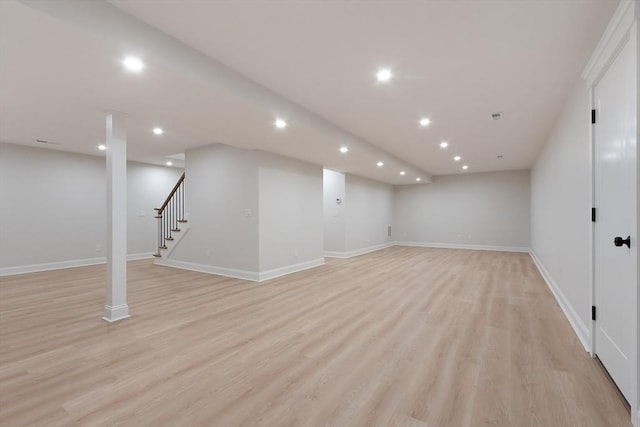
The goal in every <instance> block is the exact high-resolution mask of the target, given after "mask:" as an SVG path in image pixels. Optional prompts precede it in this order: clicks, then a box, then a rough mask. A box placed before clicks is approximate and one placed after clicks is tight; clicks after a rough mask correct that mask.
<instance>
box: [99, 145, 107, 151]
mask: <svg viewBox="0 0 640 427" xmlns="http://www.w3.org/2000/svg"><path fill="white" fill-rule="evenodd" d="M106 149H107V146H106V145H104V144H100V145H98V150H101V151H104V150H106Z"/></svg>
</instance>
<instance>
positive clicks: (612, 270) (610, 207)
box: [594, 38, 638, 402]
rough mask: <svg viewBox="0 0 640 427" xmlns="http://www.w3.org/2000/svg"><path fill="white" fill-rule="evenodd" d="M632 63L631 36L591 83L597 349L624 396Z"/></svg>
mask: <svg viewBox="0 0 640 427" xmlns="http://www.w3.org/2000/svg"><path fill="white" fill-rule="evenodd" d="M636 66H637V65H636V53H635V39H634V38H631V39H629V40H628V41H627V42H626V44H625V45H624V47H623V48H622V49H621V50H620V51H619V53H618V55H617V56H616V58H615V60H614V62H612V64H611V65H610V66H609V68H608V69H607V71H606V74H605V75H604V76H603V77H602V79H601V80H600V81H599V82H598V84H597V85H596V86H595V88H594V101H595V108H596V110H597V120H596V122H597V123H596V124H595V126H594V137H595V161H596V167H595V198H596V207H597V212H598V215H597V216H598V218H597V221H596V224H595V273H596V276H595V283H596V294H595V303H596V317H597V319H596V323H595V330H596V333H595V339H596V341H595V352H596V354H597V355H598V357H599V358H600V360H601V361H602V363H603V365H604V366H605V368H606V369H607V371H608V372H609V374H610V375H611V377H612V378H613V380H614V381H615V382H616V384H617V385H618V388H619V389H620V391H621V392H622V394H623V395H624V396H625V397H626V399H627V401H628V402H631V399H632V388H633V373H634V372H635V371H634V369H633V364H634V363H635V360H634V359H633V358H634V355H635V349H634V346H635V339H634V338H635V333H636V325H635V324H634V323H635V310H636V301H637V299H636V298H637V296H636V295H637V294H636V292H637V289H636V283H637V282H636V277H637V274H638V272H637V261H636V260H637V250H638V246H637V243H638V240H637V230H636V214H637V213H636V197H637V189H636V149H637V148H636V136H635V135H636V95H635V94H636V80H635V79H636ZM627 236H629V240H626V239H627ZM614 239H615V240H614ZM627 242H630V243H629V246H630V247H628V246H627Z"/></svg>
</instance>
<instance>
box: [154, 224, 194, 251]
mask: <svg viewBox="0 0 640 427" xmlns="http://www.w3.org/2000/svg"><path fill="white" fill-rule="evenodd" d="M178 226H179V227H180V231H174V232H173V233H172V235H173V240H166V241H165V242H164V244H165V246H166V247H167V249H160V254H161V255H162V257H163V258H168V257H169V255H171V253H172V252H173V251H174V250H175V248H176V247H177V246H178V243H180V241H181V240H182V239H184V236H186V235H187V233H188V232H189V230H191V226H190V225H189V222H181V223H179V224H178Z"/></svg>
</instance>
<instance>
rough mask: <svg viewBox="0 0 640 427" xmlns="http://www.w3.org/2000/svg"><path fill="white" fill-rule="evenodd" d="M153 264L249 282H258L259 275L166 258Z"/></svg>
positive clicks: (246, 271) (253, 272) (255, 272)
mask: <svg viewBox="0 0 640 427" xmlns="http://www.w3.org/2000/svg"><path fill="white" fill-rule="evenodd" d="M155 263H156V265H162V266H165V267H173V268H181V269H183V270H190V271H197V272H200V273H209V274H216V275H218V276H225V277H233V278H235V279H242V280H250V281H252V282H259V281H260V274H259V273H258V272H257V271H248V270H236V269H233V268H226V267H217V266H215V265H205V264H197V263H195V262H187V261H177V260H173V259H166V258H156V261H155Z"/></svg>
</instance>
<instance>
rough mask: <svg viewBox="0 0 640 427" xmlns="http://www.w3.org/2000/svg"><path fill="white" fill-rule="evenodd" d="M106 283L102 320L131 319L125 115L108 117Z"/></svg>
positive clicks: (110, 115)
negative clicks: (128, 277)
mask: <svg viewBox="0 0 640 427" xmlns="http://www.w3.org/2000/svg"><path fill="white" fill-rule="evenodd" d="M106 122H107V143H106V145H107V282H106V301H105V306H104V317H103V319H104V320H106V321H107V322H115V321H116V320H120V319H125V318H127V317H129V306H128V305H127V132H126V124H125V116H124V114H122V113H117V112H109V113H107V120H106Z"/></svg>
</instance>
